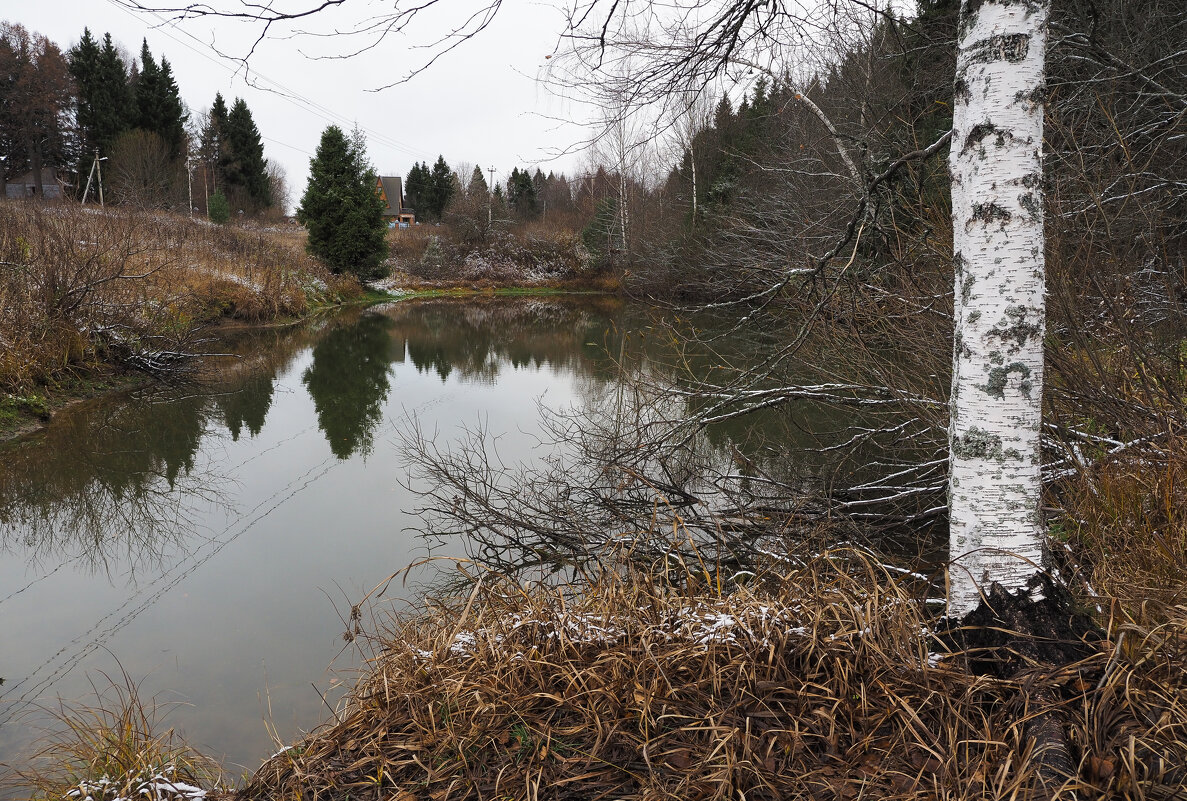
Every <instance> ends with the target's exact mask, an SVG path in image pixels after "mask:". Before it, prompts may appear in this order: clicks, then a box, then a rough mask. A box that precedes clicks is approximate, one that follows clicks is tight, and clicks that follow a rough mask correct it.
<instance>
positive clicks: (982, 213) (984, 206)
mask: <svg viewBox="0 0 1187 801" xmlns="http://www.w3.org/2000/svg"><path fill="white" fill-rule="evenodd" d="M1012 217H1013V215H1012V214H1010V210H1009V209H1005V208H1002V207H1001V206H999V205H997V204H996V203H992V202H991V203H975V204H973V213H972V214H970V215H969V223H970V224H971V223H972V222H974V221H975V222H983V223H986V224H988V223H991V222H993V221H994V220H998V221H1000V222H1001V224H1002V226H1003V227H1004V226H1005V224H1006V223H1008V222H1009V221H1010V219H1011V218H1012Z"/></svg>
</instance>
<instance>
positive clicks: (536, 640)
mask: <svg viewBox="0 0 1187 801" xmlns="http://www.w3.org/2000/svg"><path fill="white" fill-rule="evenodd" d="M693 583H694V584H695V582H693ZM921 609H922V605H921V604H920V603H918V599H915V598H912V597H911V596H910V595H909V594H908V593H907V591H905V590H904V589H902V588H901V587H900V586H899V585H896V583H895V582H894V581H893V580H891V579H890V578H889V577H888V576H886V575H885V574H884V573H883V571H882V570H881V569H880V568H878V567H877V565H876V564H875V563H873V562H870V561H868V560H866V559H865V558H863V557H862V556H861V555H860V554H855V553H833V554H831V555H826V556H824V557H821V558H818V559H817V560H815V561H813V562H811V563H810V564H808V565H807V566H806V567H804V568H803V569H801V570H797V571H796V572H794V573H792V574H790V575H786V576H781V577H776V579H775V580H773V581H771V582H768V583H764V584H762V585H758V584H756V585H754V586H752V587H749V588H738V589H734V590H732V591H729V592H722V591H720V590H719V589H718V588H716V587H714V586H712V585H711V584H709V583H708V582H706V581H702V582H701V583H700V584H699V589H697V588H696V586H694V587H691V588H688V587H686V588H683V589H677V588H674V587H671V586H667V585H662V584H657V583H656V582H655V580H654V579H653V577H648V576H635V575H630V574H627V573H624V574H620V575H612V576H604V577H602V578H600V579H598V580H596V581H594V582H593V583H592V584H591V585H590V586H586V587H584V588H583V589H581V590H580V591H573V590H572V588H570V589H569V591H562V590H557V589H552V590H548V589H539V588H537V589H534V590H526V589H523V588H521V587H517V586H513V585H509V584H507V583H505V582H500V581H494V580H488V581H486V582H479V583H478V584H477V585H476V587H475V590H474V592H473V593H472V594H470V595H469V596H467V597H464V598H458V599H456V601H455V602H452V603H445V604H442V605H440V606H435V607H433V608H431V609H428V610H427V611H425V612H423V613H422V614H419V615H417V616H414V617H411V618H409V619H406V620H403V621H402V622H400V623H399V625H398V626H397V627H396V628H394V629H393V630H391V631H390V632H389V633H388V635H387V636H385V637H383V638H381V639H380V640H379V642H378V652H377V654H376V655H375V657H374V658H373V661H372V662H371V664H370V666H369V668H368V671H367V672H366V675H364V676H363V677H362V678H361V680H360V681H359V683H358V686H357V687H356V688H355V690H354V692H353V693H352V695H351V696H350V698H349V699H348V701H347V702H346V705H345V706H344V708H342V709H341V710H339V712H338V713H337V718H338V719H337V720H336V721H335V722H333V723H330V724H328V725H326V726H325V727H324V728H322V729H321V730H319V731H316V732H314V733H313V734H312V735H310V736H309V737H307V738H306V739H304V740H303V741H301V742H299V743H297V744H295V745H294V746H293V747H292V748H290V749H289V750H287V751H285V752H284V753H282V754H281V755H278V756H277V757H274V758H273V759H271V760H270V761H269V762H267V763H266V764H265V765H264V766H263V767H262V768H261V769H260V770H259V771H257V773H256V774H255V776H254V778H253V779H252V780H251V782H250V783H249V785H248V786H247V787H246V788H245V790H244V791H243V792H242V797H245V798H251V799H263V798H304V799H346V798H350V799H370V798H375V799H379V798H383V799H391V798H395V799H406V800H407V799H433V800H434V801H441V800H442V799H447V798H448V799H471V798H472V799H478V798H483V799H520V798H523V799H535V798H554V799H560V798H581V799H593V798H639V799H661V798H672V799H681V801H690V799H708V798H723V799H724V798H748V799H756V798H804V799H809V798H810V799H818V798H819V799H858V798H870V799H1003V798H1028V797H1032V795H1033V793H1034V791H1035V786H1036V785H1035V782H1036V773H1037V770H1038V763H1039V761H1040V760H1038V759H1037V753H1036V744H1035V742H1034V741H1033V739H1032V738H1031V737H1030V735H1029V732H1030V731H1031V729H1030V727H1029V726H1028V721H1031V720H1037V719H1040V718H1041V717H1042V716H1044V715H1047V714H1049V713H1050V714H1054V715H1057V716H1059V717H1060V718H1061V719H1062V721H1063V723H1064V726H1065V730H1066V732H1067V734H1068V737H1069V740H1070V743H1071V751H1072V754H1073V757H1074V759H1075V760H1076V775H1075V776H1071V777H1067V780H1066V782H1065V786H1064V788H1063V790H1062V792H1061V794H1060V797H1063V798H1071V797H1073V793H1075V794H1076V795H1075V797H1078V798H1102V799H1103V798H1135V799H1137V798H1151V799H1152V798H1169V797H1171V796H1172V794H1173V793H1174V792H1176V791H1179V790H1181V787H1182V782H1183V781H1184V780H1185V779H1187V774H1184V765H1187V679H1185V676H1187V608H1183V607H1179V608H1178V609H1176V610H1173V614H1171V615H1169V616H1168V618H1167V620H1166V622H1164V623H1163V624H1161V625H1159V626H1157V627H1153V628H1142V627H1141V626H1139V625H1137V624H1135V623H1133V622H1125V623H1121V622H1119V621H1112V622H1110V624H1109V630H1108V636H1107V637H1106V638H1105V639H1104V640H1103V641H1102V642H1101V643H1099V644H1098V645H1097V646H1096V647H1094V649H1093V656H1091V657H1090V658H1088V659H1086V660H1084V661H1083V662H1081V663H1079V664H1076V665H1070V666H1057V667H1052V666H1043V665H1032V666H1030V667H1029V668H1026V669H1024V670H1022V671H1021V672H1019V673H1018V674H1017V675H1015V676H1013V677H1012V678H1010V679H1009V680H1000V679H992V678H989V677H985V676H975V675H972V674H971V673H970V672H968V670H967V669H966V667H965V665H964V662H963V660H962V658H960V657H949V658H946V659H943V660H938V659H937V658H936V657H935V656H934V655H931V652H932V651H934V650H936V649H937V648H938V647H939V646H937V645H936V643H935V642H934V641H933V640H932V639H931V638H930V637H929V636H928V635H927V633H926V626H927V623H928V620H927V618H926V615H925V614H924V613H922V612H921ZM1040 698H1041V699H1045V700H1042V701H1038V700H1036V699H1040Z"/></svg>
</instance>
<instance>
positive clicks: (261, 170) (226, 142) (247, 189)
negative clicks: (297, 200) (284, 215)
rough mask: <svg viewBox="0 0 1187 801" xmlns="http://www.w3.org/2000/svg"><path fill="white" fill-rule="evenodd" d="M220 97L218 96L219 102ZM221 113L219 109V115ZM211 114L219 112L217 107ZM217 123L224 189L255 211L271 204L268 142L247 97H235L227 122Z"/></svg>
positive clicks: (239, 203)
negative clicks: (248, 104) (265, 144)
mask: <svg viewBox="0 0 1187 801" xmlns="http://www.w3.org/2000/svg"><path fill="white" fill-rule="evenodd" d="M220 99H221V98H220V97H216V98H215V100H216V102H217V101H218V100H220ZM221 114H222V112H219V117H221ZM211 116H212V118H213V117H214V116H215V113H214V111H213V109H212V111H211ZM216 124H217V125H218V128H217V136H218V145H219V163H220V165H221V167H222V173H223V175H222V180H223V183H224V191H226V192H227V193H228V194H229V195H230V198H231V199H232V200H234V201H235V202H236V203H237V204H238V205H240V206H242V207H245V208H247V209H248V210H249V211H252V212H255V211H258V210H260V209H262V208H265V207H266V206H269V205H271V203H272V198H271V191H270V187H269V183H268V162H267V160H265V159H264V144H263V142H262V141H260V131H259V129H258V128H256V124H255V121H254V120H253V119H252V116H251V111H250V110H249V109H248V107H247V103H246V102H245V101H244V100H243V98H236V99H235V103H234V105H232V106H231V111H230V113H229V114H227V115H226V122H225V123H221V122H219V123H216Z"/></svg>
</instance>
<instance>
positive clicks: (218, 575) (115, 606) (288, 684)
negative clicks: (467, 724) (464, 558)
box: [0, 301, 618, 770]
mask: <svg viewBox="0 0 1187 801" xmlns="http://www.w3.org/2000/svg"><path fill="white" fill-rule="evenodd" d="M616 314H618V312H617V311H616V310H615V309H614V308H613V307H611V306H606V305H605V304H601V305H597V304H594V305H591V304H588V303H565V302H555V303H553V302H549V303H545V302H541V301H518V302H516V301H501V302H499V301H491V302H487V303H468V304H464V305H463V304H457V303H442V302H436V303H404V304H397V305H395V306H392V307H390V308H386V309H373V310H368V311H366V312H361V313H360V312H354V313H347V314H343V315H340V316H338V317H337V318H334V319H332V320H327V321H323V322H320V323H318V324H315V325H311V326H307V327H303V328H301V329H299V330H287V331H284V332H262V333H261V332H256V333H255V334H252V335H250V336H245V337H244V338H242V339H241V340H240V341H238V342H236V343H233V344H232V345H231V346H230V347H231V349H232V350H235V351H237V352H239V353H240V354H241V358H238V359H234V360H230V359H228V360H224V361H223V362H221V363H220V364H219V365H218V366H217V369H216V370H215V372H216V373H217V375H216V376H215V377H211V378H206V379H204V380H202V381H200V382H198V383H197V384H187V385H186V386H182V387H172V388H169V387H154V388H150V389H145V390H139V391H136V392H131V393H126V394H123V395H119V396H115V397H109V398H104V399H102V400H100V401H97V402H93V403H90V404H87V405H85V406H81V407H76V408H74V409H71V410H68V411H67V412H64V413H62V414H61V415H59V416H58V417H57V418H56V419H55V420H54V422H53V424H52V425H51V426H50V427H49V429H48V430H47V431H46V432H44V433H43V434H41V435H38V436H36V437H34V438H31V439H30V440H28V441H25V442H22V443H18V444H17V445H16V446H8V447H6V448H5V449H4V450H2V451H0V676H2V677H3V678H4V679H5V682H4V684H3V685H2V686H0V762H9V763H17V764H19V763H20V762H21V754H22V753H23V752H25V751H26V750H27V748H28V747H29V745H30V741H31V738H32V737H33V736H34V735H35V734H36V731H35V729H36V724H37V722H38V716H37V714H36V711H35V710H36V706H37V705H38V704H48V705H53V704H55V703H56V699H57V698H59V697H61V698H64V699H82V700H85V699H86V698H87V697H88V696H89V695H90V694H91V683H92V682H94V683H96V684H98V685H100V686H102V685H105V684H107V678H106V677H105V675H104V674H106V676H110V677H112V678H114V679H116V680H117V681H119V680H120V679H119V674H120V673H121V672H126V673H127V674H128V675H129V676H131V677H134V678H135V679H137V680H138V681H139V682H140V691H141V695H142V697H153V696H155V697H156V698H157V700H158V701H160V702H162V703H166V704H170V703H174V702H179V703H178V705H177V706H176V707H175V708H174V709H173V710H172V711H171V713H170V715H169V717H168V720H169V721H170V722H171V723H172V724H173V725H174V726H175V727H177V728H178V729H180V730H182V731H183V732H184V734H185V737H186V739H187V740H189V741H190V742H192V743H193V744H194V745H196V746H198V747H199V748H201V749H204V750H206V751H207V752H208V753H211V754H212V755H216V756H223V757H225V759H226V760H227V763H228V764H229V765H231V766H234V765H242V766H246V767H249V768H250V767H254V766H255V765H258V764H259V761H260V760H261V759H262V758H264V757H266V756H268V755H269V754H270V753H272V751H274V750H275V747H274V745H273V742H272V740H271V737H270V730H271V731H275V732H276V733H277V734H278V735H279V736H280V737H281V738H284V739H291V738H292V737H294V736H295V735H296V734H298V732H299V731H301V730H302V729H308V728H310V727H312V726H314V725H316V724H317V723H318V722H319V721H320V720H322V719H323V718H324V717H325V716H326V714H328V713H327V710H326V707H325V704H324V702H323V701H322V698H321V696H320V694H323V693H328V699H327V700H328V702H329V703H330V704H332V703H333V702H334V699H335V697H336V696H337V694H338V693H339V692H340V690H341V688H342V687H343V686H344V684H345V683H347V682H349V678H350V677H349V669H350V668H351V666H352V665H353V664H355V661H354V657H353V654H352V653H351V649H347V650H346V651H345V652H343V646H344V640H343V637H342V634H343V632H344V630H345V628H346V626H345V625H344V623H343V620H342V616H344V615H347V614H348V611H349V608H350V604H351V603H352V602H353V601H355V600H357V599H359V598H361V597H362V596H363V595H364V594H365V593H366V592H367V591H369V590H370V589H371V588H373V587H374V586H375V585H377V584H379V583H380V582H382V581H383V580H384V579H385V578H386V577H388V576H389V575H390V574H391V573H393V572H394V571H397V570H399V569H401V568H403V567H404V566H406V565H408V564H409V563H411V562H412V561H414V560H416V559H418V558H420V557H423V556H425V555H427V554H428V553H429V550H428V547H427V545H426V543H425V542H424V541H422V540H421V539H420V538H419V537H418V535H416V534H415V533H413V532H411V531H409V528H410V527H412V526H414V525H415V524H416V522H417V521H416V518H415V516H414V510H415V507H416V499H415V497H414V496H412V495H411V494H410V493H409V492H408V491H407V490H406V489H404V488H402V487H401V485H400V482H399V479H400V477H401V476H402V475H404V474H405V472H406V471H405V470H404V468H403V466H402V465H401V464H400V463H399V461H398V456H397V453H396V448H395V447H394V446H393V444H392V443H393V441H394V439H395V438H396V434H397V430H398V429H399V428H401V427H403V426H407V425H408V418H409V415H415V416H416V417H417V418H418V419H419V420H420V421H421V424H422V425H423V427H424V428H425V430H428V431H434V430H435V431H437V432H438V437H439V438H443V439H445V440H448V439H449V438H451V437H454V436H458V435H460V433H461V431H460V429H461V427H462V426H471V427H472V426H475V425H479V424H483V425H485V426H487V427H488V428H489V429H490V430H491V431H493V432H505V433H506V436H504V437H503V438H502V439H501V440H500V450H501V453H502V455H503V456H504V457H505V458H507V459H508V460H509V461H514V460H528V459H532V458H535V456H536V454H534V453H533V452H532V448H533V446H534V443H535V440H534V439H533V438H532V437H531V436H530V435H531V433H532V432H533V431H534V430H536V429H537V427H538V426H539V412H538V409H537V405H536V403H535V401H536V400H537V399H542V400H543V401H544V402H545V403H547V404H549V405H551V406H554V407H562V406H567V405H570V404H573V405H577V406H580V405H581V404H582V403H583V402H584V400H583V399H584V398H586V397H587V396H588V395H589V392H590V390H591V389H592V388H593V387H595V386H596V385H598V384H600V383H603V382H605V381H606V380H608V379H609V377H610V376H612V375H613V371H612V370H609V369H607V360H606V359H605V357H604V353H605V347H604V342H605V336H606V332H607V330H608V329H610V328H611V327H612V324H613V322H614V320H613V319H612V318H613V317H614V316H615V315H616ZM446 548H447V549H448V544H447V545H446ZM422 577H423V576H422ZM416 594H417V590H416V588H415V587H413V586H404V585H402V584H400V583H396V584H394V585H393V586H392V589H390V590H389V592H388V595H389V596H399V595H404V596H407V597H408V598H410V599H414V598H415V597H416ZM397 604H398V601H397ZM343 671H345V673H343ZM315 687H316V690H315V689H314V688H315ZM232 770H234V767H232Z"/></svg>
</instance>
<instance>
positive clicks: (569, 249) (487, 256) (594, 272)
mask: <svg viewBox="0 0 1187 801" xmlns="http://www.w3.org/2000/svg"><path fill="white" fill-rule="evenodd" d="M483 222H484V223H485V220H483ZM467 230H468V229H465V228H464V226H462V225H461V223H460V222H457V221H456V220H455V222H454V223H446V224H442V225H419V226H414V227H412V228H406V229H395V230H392V231H391V232H389V234H388V245H389V252H390V258H389V260H388V267H389V268H390V269H391V271H392V272H393V274H396V275H399V276H401V278H404V277H406V278H407V280H406V281H405V283H406V284H411V285H416V284H417V283H421V282H428V283H431V284H432V285H434V286H479V287H491V286H558V285H564V286H569V287H580V288H590V287H596V288H598V289H601V288H602V287H604V286H607V285H610V286H612V287H613V288H615V289H616V288H617V285H618V284H617V277H616V276H608V275H607V274H606V273H605V271H602V270H600V269H597V268H596V267H595V266H594V265H593V263H592V260H591V258H590V256H589V254H588V253H587V252H586V251H585V248H584V245H582V243H581V240H580V237H579V236H578V235H577V234H576V233H574V232H573V231H571V230H569V229H567V228H565V227H563V226H558V225H554V224H552V223H544V222H542V221H535V222H530V223H520V224H515V225H510V226H508V225H507V224H506V223H500V224H496V225H495V226H494V227H493V228H490V229H489V230H485V231H484V233H483V234H482V235H481V236H477V235H468V234H467ZM470 233H471V234H472V232H470Z"/></svg>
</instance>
